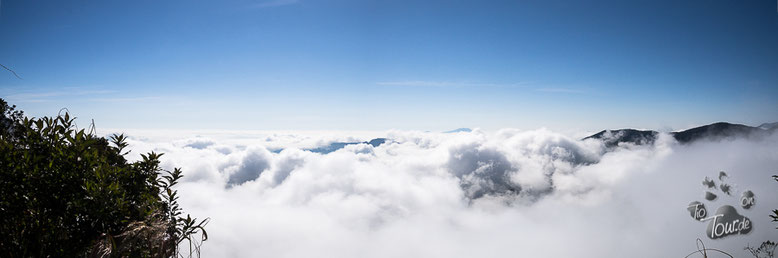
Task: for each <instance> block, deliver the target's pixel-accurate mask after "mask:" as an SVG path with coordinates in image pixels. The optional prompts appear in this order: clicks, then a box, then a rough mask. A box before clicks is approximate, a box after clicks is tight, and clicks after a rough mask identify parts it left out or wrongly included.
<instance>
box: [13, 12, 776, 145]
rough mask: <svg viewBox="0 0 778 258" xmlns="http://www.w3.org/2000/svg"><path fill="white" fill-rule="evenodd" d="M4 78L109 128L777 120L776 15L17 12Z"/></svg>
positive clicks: (16, 98)
mask: <svg viewBox="0 0 778 258" xmlns="http://www.w3.org/2000/svg"><path fill="white" fill-rule="evenodd" d="M0 64H3V65H5V66H8V67H10V68H12V69H14V70H15V71H16V72H17V73H18V74H19V75H20V76H21V77H22V78H23V79H21V80H20V79H17V78H16V77H14V76H13V75H12V74H11V73H8V72H6V71H0V97H3V98H5V99H6V100H7V101H9V102H10V103H12V104H16V105H17V106H19V107H21V108H22V109H23V110H25V111H26V112H27V113H28V115H33V116H43V115H53V114H56V113H57V111H58V110H59V109H60V108H62V107H67V108H68V109H69V110H70V111H71V112H72V113H74V114H75V115H76V116H78V117H79V118H80V119H82V121H83V122H82V123H87V121H89V119H92V118H93V119H95V120H96V122H97V126H98V127H106V128H145V129H155V128H167V129H241V130H244V129H254V130H280V129H291V130H386V129H413V130H446V129H453V128H457V127H480V128H485V129H498V128H505V127H515V128H522V129H534V128H539V127H548V128H551V129H558V130H571V129H574V130H578V129H581V130H599V129H604V128H621V127H638V128H652V129H660V130H667V129H683V128H686V127H689V126H693V125H699V124H705V123H711V122H716V121H730V122H738V123H746V124H752V125H758V124H760V123H762V122H773V121H778V102H777V101H778V8H777V7H776V1H774V0H745V1H731V0H727V1H709V0H706V1H314V0H299V1H294V0H271V1H249V0H236V1H201V0H195V1H193V0H188V1H21V0H15V1H8V0H4V1H2V2H1V4H0Z"/></svg>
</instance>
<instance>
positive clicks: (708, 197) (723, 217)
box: [687, 171, 756, 239]
mask: <svg viewBox="0 0 778 258" xmlns="http://www.w3.org/2000/svg"><path fill="white" fill-rule="evenodd" d="M714 180H715V179H713V180H712V179H710V178H708V177H705V179H703V180H702V185H703V186H705V188H706V189H705V191H704V193H703V196H702V197H703V198H704V201H703V202H709V204H711V205H710V206H712V204H713V202H729V203H731V204H735V205H734V206H733V205H729V204H723V205H721V206H719V208H718V209H716V212H715V213H713V214H710V212H709V211H708V209H707V208H706V205H705V204H704V203H703V202H700V201H693V202H691V203H689V206H688V207H687V210H688V211H689V215H691V217H692V219H694V220H696V221H702V222H708V226H707V230H706V232H705V235H707V236H708V237H709V238H710V239H719V238H723V237H727V236H733V235H741V234H748V233H749V232H751V229H753V223H752V222H751V219H749V218H748V217H746V216H745V215H742V214H741V213H740V212H738V210H737V208H735V207H736V206H739V207H741V208H743V209H744V210H749V209H751V207H753V206H754V205H756V197H755V195H754V192H752V191H750V190H746V191H743V192H742V193H741V194H740V198H737V197H733V192H735V193H737V192H736V189H737V188H736V187H735V186H733V185H732V184H730V183H728V182H725V180H729V175H727V173H725V172H724V171H721V172H719V175H718V182H716V181H714ZM719 195H720V196H721V198H719Z"/></svg>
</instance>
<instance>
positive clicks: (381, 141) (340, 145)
mask: <svg viewBox="0 0 778 258" xmlns="http://www.w3.org/2000/svg"><path fill="white" fill-rule="evenodd" d="M384 143H386V138H375V139H372V140H370V141H367V142H333V143H330V144H329V145H327V146H322V147H318V148H313V149H305V150H307V151H310V152H314V153H321V154H327V153H330V152H333V151H336V150H339V149H342V148H343V147H346V146H347V145H352V144H368V145H371V146H373V147H378V146H380V145H381V144H384Z"/></svg>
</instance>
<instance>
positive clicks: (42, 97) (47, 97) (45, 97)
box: [4, 87, 116, 102]
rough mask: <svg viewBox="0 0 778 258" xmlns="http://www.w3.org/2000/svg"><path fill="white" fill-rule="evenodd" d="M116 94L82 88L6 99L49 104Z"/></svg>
mask: <svg viewBox="0 0 778 258" xmlns="http://www.w3.org/2000/svg"><path fill="white" fill-rule="evenodd" d="M115 92H116V91H112V90H84V89H82V88H74V87H69V88H62V90H52V91H43V92H22V93H14V94H8V95H6V96H4V98H5V99H7V100H11V101H14V102H48V101H52V100H54V98H61V97H74V96H91V95H103V94H111V93H115Z"/></svg>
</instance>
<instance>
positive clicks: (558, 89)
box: [536, 88, 586, 94]
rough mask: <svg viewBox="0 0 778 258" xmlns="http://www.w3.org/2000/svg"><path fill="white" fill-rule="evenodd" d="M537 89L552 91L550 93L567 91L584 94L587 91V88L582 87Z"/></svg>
mask: <svg viewBox="0 0 778 258" xmlns="http://www.w3.org/2000/svg"><path fill="white" fill-rule="evenodd" d="M536 91H540V92H550V93H566V94H584V93H586V91H585V90H582V89H571V88H539V89H536Z"/></svg>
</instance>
